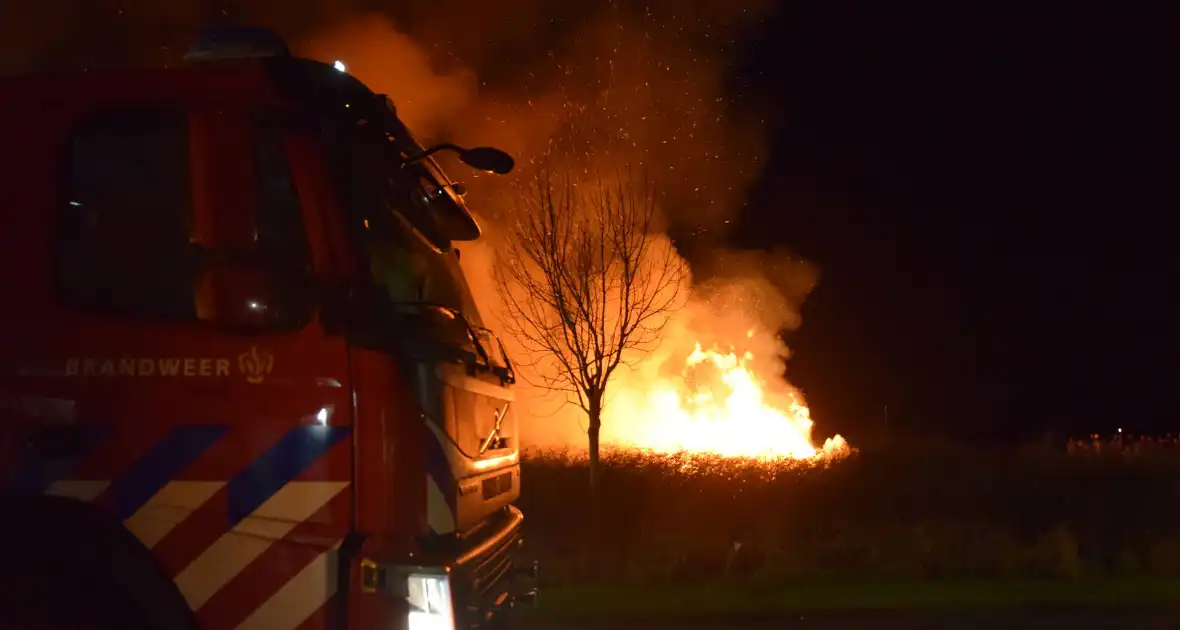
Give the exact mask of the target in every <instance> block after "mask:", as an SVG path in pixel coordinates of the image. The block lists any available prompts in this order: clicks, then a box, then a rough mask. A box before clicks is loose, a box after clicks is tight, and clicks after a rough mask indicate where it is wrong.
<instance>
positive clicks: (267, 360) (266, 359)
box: [238, 346, 275, 384]
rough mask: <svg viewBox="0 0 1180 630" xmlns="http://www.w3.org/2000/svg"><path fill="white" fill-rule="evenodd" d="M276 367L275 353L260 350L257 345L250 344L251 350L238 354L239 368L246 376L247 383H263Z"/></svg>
mask: <svg viewBox="0 0 1180 630" xmlns="http://www.w3.org/2000/svg"><path fill="white" fill-rule="evenodd" d="M274 367H275V358H274V355H272V354H270V353H269V352H266V351H259V350H258V347H257V346H250V349H249V350H247V351H246V352H243V353H242V354H239V355H238V369H239V370H241V371H242V374H243V375H245V376H246V382H247V383H254V384H258V383H261V382H262V381H263V380H265V379H266V377H267V375H268V374H270V371H271V370H273V369H274Z"/></svg>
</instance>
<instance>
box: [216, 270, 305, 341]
mask: <svg viewBox="0 0 1180 630" xmlns="http://www.w3.org/2000/svg"><path fill="white" fill-rule="evenodd" d="M195 293H196V302H197V315H198V318H199V319H200V320H201V321H204V322H208V323H210V324H213V325H215V326H217V327H218V328H225V329H227V330H232V331H236V332H243V333H248V332H263V331H276V330H298V329H300V328H302V327H303V326H305V325H307V323H308V321H310V319H311V315H312V312H313V310H314V308H315V299H314V293H313V291H312V290H311V286H310V282H309V280H308V278H307V277H305V276H302V274H298V273H289V272H284V271H283V270H281V269H279V268H278V267H277V266H276V265H273V264H268V263H266V262H263V261H260V260H257V259H247V260H229V261H225V260H221V261H210V262H208V263H207V264H205V265H203V268H202V271H201V272H200V273H199V274H198V276H197V280H196V287H195Z"/></svg>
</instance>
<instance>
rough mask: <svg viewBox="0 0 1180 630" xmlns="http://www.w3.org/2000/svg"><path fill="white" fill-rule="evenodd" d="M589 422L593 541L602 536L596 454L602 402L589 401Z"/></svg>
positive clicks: (600, 473) (599, 465) (599, 483)
mask: <svg viewBox="0 0 1180 630" xmlns="http://www.w3.org/2000/svg"><path fill="white" fill-rule="evenodd" d="M589 416H590V422H589V426H588V427H587V429H586V436H587V437H588V438H589V441H590V522H591V526H592V527H593V535H594V538H595V541H596V542H597V540H598V539H599V537H600V535H601V534H602V469H601V468H602V460H601V459H599V454H598V433H599V430H600V429H601V428H602V401H600V400H598V399H597V398H596V397H593V396H592V397H591V399H590V409H589Z"/></svg>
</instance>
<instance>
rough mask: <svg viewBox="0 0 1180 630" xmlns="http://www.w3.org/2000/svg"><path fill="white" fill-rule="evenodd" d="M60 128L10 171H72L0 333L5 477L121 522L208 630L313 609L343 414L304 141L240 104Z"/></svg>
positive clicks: (345, 518)
mask: <svg viewBox="0 0 1180 630" xmlns="http://www.w3.org/2000/svg"><path fill="white" fill-rule="evenodd" d="M241 100H242V101H246V102H248V101H249V99H245V98H243V99H241ZM55 115H59V116H61V117H63V120H64V119H66V118H69V119H70V124H69V125H68V127H69V136H68V138H63V142H62V143H61V147H62V148H61V151H60V153H59V154H56V155H48V154H47V155H45V156H44V157H45V159H44V160H43V163H41V164H35V165H26V166H25V168H39V169H58V171H56V172H60V168H61V165H63V164H64V165H65V167H66V168H65V172H64V177H65V180H64V183H63V187H62V189H61V190H60V191H59V192H60V194H59V195H55V197H56V198H55V199H53V201H52V202H51V203H50V202H47V203H46V209H47V210H48V209H50V206H52V212H47V213H46V217H47V220H45V221H44V222H41V223H37V226H38V228H37V229H36V230H34V231H33V232H31V233H30V234H29V235H28V237H29V238H30V239H41V240H43V242H44V251H46V252H50V251H51V252H53V261H54V262H53V273H52V274H49V273H46V274H45V277H46V283H45V286H44V287H43V289H44V291H43V292H42V293H41V294H39V295H38V294H33V295H27V296H26V299H24V300H21V301H20V302H19V303H18V304H11V307H12V308H13V309H14V310H15V311H16V312H17V313H16V315H17V317H16V319H17V320H18V321H25V322H30V324H29V326H27V327H23V328H22V329H20V330H13V329H11V328H5V329H4V330H3V332H0V346H3V347H4V348H5V350H4V352H5V354H6V356H7V357H8V358H11V359H12V363H13V365H14V366H15V368H14V370H13V371H11V372H6V373H5V375H4V377H3V378H4V381H3V382H2V383H0V385H2V387H0V393H3V395H4V397H5V398H6V400H5V408H6V409H7V410H8V411H9V412H11V414H12V417H13V420H14V422H15V423H16V424H19V425H20V426H21V429H22V430H23V431H24V432H25V433H24V436H23V439H24V440H25V443H26V444H27V448H26V450H25V454H24V456H23V458H22V459H21V461H20V462H18V464H17V469H16V470H15V471H14V474H15V477H14V479H13V480H12V484H13V485H15V486H17V487H19V488H20V489H23V490H26V491H32V492H39V493H46V494H51V495H56V496H62V497H71V498H73V499H76V500H79V501H83V502H87V503H90V504H92V505H94V506H96V507H97V508H100V509H101V510H102V511H103V512H105V513H106V514H109V515H110V516H112V517H114V518H115V519H118V520H119V521H121V522H122V523H123V524H124V526H125V527H126V528H127V529H128V530H129V531H130V532H131V533H132V534H134V535H135V537H137V538H138V540H139V541H141V542H142V544H143V545H144V546H145V547H146V548H148V549H150V550H151V552H152V554H153V555H154V556H155V558H156V560H157V562H158V564H159V565H160V566H161V567H162V568H163V570H164V571H165V572H166V573H167V575H169V576H170V577H172V579H173V580H174V583H175V585H176V587H177V590H178V591H179V593H180V594H181V595H182V596H183V597H184V599H185V600H186V601H187V603H188V605H189V606H190V607H191V608H192V610H194V611H196V613H197V616H198V619H199V620H200V621H201V622H202V626H203V627H217V628H220V627H227V628H228V627H243V628H245V627H266V628H294V627H296V626H298V625H300V624H301V623H306V622H308V621H309V620H312V618H313V617H314V616H317V615H322V614H324V612H323V611H324V608H325V603H326V602H327V601H328V598H329V597H330V596H331V595H332V594H333V589H334V585H335V580H334V577H330V576H332V575H333V574H332V573H331V571H330V567H331V566H332V562H333V557H334V556H333V549H334V548H335V546H336V545H338V544H339V543H340V541H341V540H342V539H343V537H344V535H345V534H346V533H347V531H348V530H349V527H350V518H351V516H350V514H351V496H350V492H349V487H350V484H351V481H352V467H351V456H350V440H349V436H350V432H351V429H352V420H351V414H350V405H351V402H350V396H349V395H348V392H349V383H348V379H347V374H348V355H347V350H346V344H345V342H344V341H343V339H341V338H339V337H335V336H330V335H327V334H325V331H324V327H323V326H322V324H321V323H320V320H319V315H318V310H317V303H316V299H315V295H316V293H315V292H314V291H313V290H312V287H314V286H316V282H317V280H319V279H321V277H320V276H321V275H322V273H323V272H324V269H325V265H326V261H324V260H323V254H322V252H324V251H325V246H324V243H323V234H322V232H321V230H320V229H318V228H319V226H320V225H322V223H321V222H319V221H318V220H316V218H315V216H314V213H315V211H316V209H315V208H314V207H312V206H314V204H309V203H307V198H308V195H309V193H308V190H307V186H306V182H303V181H302V180H300V179H299V178H297V177H293V175H292V162H291V160H290V159H289V156H290V155H291V154H290V153H289V152H288V150H287V149H288V148H290V147H291V146H293V143H297V141H298V139H297V138H295V137H293V136H292V132H289V131H287V130H286V129H284V127H283V126H282V125H281V124H278V123H277V122H276V120H277V117H272V116H271V115H270V114H269V113H268V112H267V110H265V109H257V110H256V109H252V108H250V107H249V106H248V105H243V104H240V103H225V102H220V103H209V104H196V105H187V106H182V107H178V106H158V107H157V106H151V107H141V106H135V107H127V108H113V109H109V110H104V111H100V112H95V111H84V112H83V111H80V110H79V111H70V112H64V111H63V112H58V113H57V114H55ZM31 159H38V158H35V157H34V158H31ZM296 166H298V165H296ZM50 278H52V280H53V282H52V283H50V282H49V279H50ZM6 308H7V307H6Z"/></svg>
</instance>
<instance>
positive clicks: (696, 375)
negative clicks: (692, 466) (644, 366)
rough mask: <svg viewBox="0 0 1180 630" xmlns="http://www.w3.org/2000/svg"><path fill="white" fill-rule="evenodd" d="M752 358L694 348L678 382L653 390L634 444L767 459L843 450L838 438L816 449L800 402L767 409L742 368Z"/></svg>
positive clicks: (760, 385) (757, 382) (790, 397)
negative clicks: (638, 436) (639, 438)
mask: <svg viewBox="0 0 1180 630" xmlns="http://www.w3.org/2000/svg"><path fill="white" fill-rule="evenodd" d="M751 332H752V331H751ZM754 358H755V357H754V355H753V354H752V353H750V352H748V351H747V352H746V353H744V355H743V356H740V357H739V356H738V355H737V354H736V353H735V352H732V351H730V352H721V351H719V350H717V349H715V348H714V349H709V350H704V349H702V348H701V345H700V344H699V343H698V344H696V347H695V348H694V350H693V352H692V354H690V355H689V356H688V359H687V360H686V361H685V363H684V369H683V371H682V376H683V380H680V381H676V380H671V379H669V380H664V381H661V382H658V383H654V384H653V385H652V387H651V389H650V391H649V393H648V395H647V410H646V411H647V412H649V413H645V414H644V417H646V418H648V419H647V420H645V421H644V422H642V423H640V426H639V430H640V431H641V432H642V438H641V440H640V441H639V443H637V444H634V446H639V447H644V448H649V449H651V450H654V451H657V452H679V451H687V452H691V453H711V454H716V455H721V456H724V457H756V458H766V459H780V458H787V459H810V458H813V457H816V456H817V455H819V456H833V455H837V454H839V453H842V452H843V451H844V450H845V449H847V445H846V444H845V442H844V439H843V438H842V437H840V436H836V437H834V438H830V439H828V440H827V441H826V442H825V443H824V445H823V447H822V448H819V449H817V448H816V447H815V446H814V445H813V444H812V442H811V427H812V424H813V423H812V421H811V413H810V410H809V409H808V408H807V404H806V403H805V402H804V401H803V399H802V396H800V395H799V394H798V393H797V392H791V393H789V394H786V395H785V398H786V400H785V404H782V405H781V406H776V405H774V404H772V403H771V401H770V400H768V398H769V397H768V396H767V394H766V393H765V391H764V387H765V383H764V382H763V381H762V379H760V378H759V377H758V376H757V375H756V374H755V373H754V372H753V371H752V370H751V367H750V366H749V365H748V362H749V361H750V360H752V359H754ZM649 414H650V415H649ZM632 421H633V422H634V420H632Z"/></svg>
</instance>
